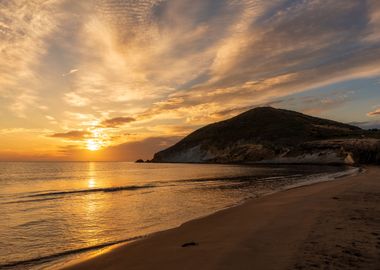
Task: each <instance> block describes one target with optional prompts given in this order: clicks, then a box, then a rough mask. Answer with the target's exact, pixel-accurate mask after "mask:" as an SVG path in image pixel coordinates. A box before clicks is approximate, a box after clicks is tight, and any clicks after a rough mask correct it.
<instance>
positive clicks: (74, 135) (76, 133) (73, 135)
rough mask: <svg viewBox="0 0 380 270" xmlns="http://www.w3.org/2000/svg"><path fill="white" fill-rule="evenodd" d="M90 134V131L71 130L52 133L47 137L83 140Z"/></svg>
mask: <svg viewBox="0 0 380 270" xmlns="http://www.w3.org/2000/svg"><path fill="white" fill-rule="evenodd" d="M91 135H92V133H91V132H89V131H85V130H71V131H68V132H63V133H54V134H52V135H49V137H52V138H62V139H67V140H74V141H78V140H84V139H86V138H88V137H90V136H91Z"/></svg>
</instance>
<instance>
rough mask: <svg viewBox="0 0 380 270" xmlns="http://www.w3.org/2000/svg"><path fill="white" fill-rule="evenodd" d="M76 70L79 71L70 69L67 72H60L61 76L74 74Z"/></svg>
mask: <svg viewBox="0 0 380 270" xmlns="http://www.w3.org/2000/svg"><path fill="white" fill-rule="evenodd" d="M78 71H79V69H71V70H70V71H69V72H67V73H64V74H62V77H66V76H69V75H71V74H74V73H76V72H78Z"/></svg>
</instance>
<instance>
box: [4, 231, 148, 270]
mask: <svg viewBox="0 0 380 270" xmlns="http://www.w3.org/2000/svg"><path fill="white" fill-rule="evenodd" d="M144 237H146V235H140V236H135V237H130V238H127V239H123V240H118V241H112V242H105V243H102V244H98V245H94V246H89V247H83V248H78V249H71V250H66V251H62V252H59V253H55V254H49V255H45V256H40V257H35V258H31V259H27V260H22V261H13V262H7V263H5V264H0V269H10V268H13V267H18V266H32V265H35V264H41V263H47V262H50V261H53V260H56V259H58V258H60V257H64V256H69V255H74V254H78V253H83V252H87V251H92V250H96V249H101V248H105V247H109V246H113V245H117V244H121V243H126V242H132V241H136V240H139V239H142V238H144Z"/></svg>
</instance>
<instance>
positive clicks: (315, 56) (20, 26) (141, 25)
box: [0, 0, 380, 143]
mask: <svg viewBox="0 0 380 270" xmlns="http://www.w3.org/2000/svg"><path fill="white" fill-rule="evenodd" d="M0 5H1V8H0V40H1V42H0V94H1V96H0V115H1V118H2V119H6V121H8V117H6V118H4V117H3V115H6V116H9V117H14V118H12V121H13V123H17V125H24V124H25V122H23V121H25V118H26V117H27V118H28V119H29V118H31V119H33V121H29V122H28V125H36V126H38V125H42V126H43V125H51V124H52V123H55V122H57V123H59V124H60V125H61V128H63V129H64V130H72V131H75V130H76V131H80V130H87V129H89V128H91V127H99V126H103V127H113V128H108V131H107V132H110V137H112V138H119V139H118V140H123V138H124V137H123V136H122V134H124V133H134V134H138V135H137V136H140V138H143V137H144V136H145V137H147V136H153V135H154V134H155V132H156V133H157V132H162V133H164V134H166V135H169V134H170V133H171V134H172V135H173V136H176V135H181V136H182V135H183V134H184V130H186V128H181V127H185V126H189V127H197V126H200V125H204V124H207V123H210V122H212V121H217V120H221V119H224V118H226V117H229V116H233V115H234V114H236V113H239V112H241V111H243V110H245V109H249V108H251V107H254V106H259V105H263V104H277V105H279V106H284V107H287V108H292V107H295V108H298V109H300V110H302V111H304V112H309V113H321V112H323V111H324V112H325V111H328V110H331V109H333V108H336V107H338V106H347V104H348V103H349V102H353V101H354V100H353V96H355V98H356V97H357V96H360V93H361V92H362V91H363V92H364V91H365V90H363V89H356V91H357V95H351V94H348V93H347V91H346V88H345V89H340V90H339V89H338V90H339V91H338V90H337V93H336V94H334V95H332V96H330V97H329V96H327V95H310V96H309V98H308V97H305V96H302V97H298V98H294V100H290V97H289V96H291V98H293V95H294V94H297V93H303V92H305V91H306V90H310V89H314V88H318V87H319V88H320V87H326V86H329V85H332V84H334V83H337V82H342V81H350V80H354V79H368V78H372V77H378V76H379V75H380V65H379V62H380V35H379V33H380V19H379V18H380V15H379V14H380V4H379V3H378V1H376V0H368V1H336V0H326V1H320V0H303V1H298V0H297V1H288V0H274V1H266V0H240V1H237V0H233V1H231V0H192V1H178V0H165V1H164V0H141V1H135V0H123V1H120V0H102V1H98V0H91V1H73V0H50V1H45V0H36V1H27V0H10V1H5V2H4V1H3V2H2V3H1V4H0ZM280 101H282V102H280ZM296 103H297V104H296ZM306 105H307V106H306ZM41 111H42V112H41ZM362 114H363V118H364V117H366V116H365V115H364V114H365V113H362ZM46 115H48V116H54V119H49V118H46V117H45V116H46ZM120 115H122V116H123V115H127V116H129V115H132V116H133V118H134V119H135V121H133V120H132V119H129V117H114V116H120ZM369 115H371V116H374V115H377V113H376V112H375V111H373V112H370V113H369ZM15 116H18V117H20V116H21V117H24V119H21V120H20V119H16V120H14V119H15ZM46 119H48V121H46ZM104 119H105V120H104ZM9 121H11V120H9ZM102 121H103V122H102ZM7 125H10V124H9V123H7ZM15 125H16V124H15ZM170 126H171V127H172V128H170ZM175 127H179V128H175ZM67 136H69V135H67ZM74 137H75V136H74ZM124 139H125V138H124ZM119 142H120V141H117V143H119ZM115 143H116V142H115Z"/></svg>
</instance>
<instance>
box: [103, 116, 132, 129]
mask: <svg viewBox="0 0 380 270" xmlns="http://www.w3.org/2000/svg"><path fill="white" fill-rule="evenodd" d="M134 121H136V119H135V118H133V117H114V118H111V119H106V120H104V121H102V122H101V125H102V126H104V127H110V128H114V127H119V126H122V125H125V124H127V123H130V122H134Z"/></svg>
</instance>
